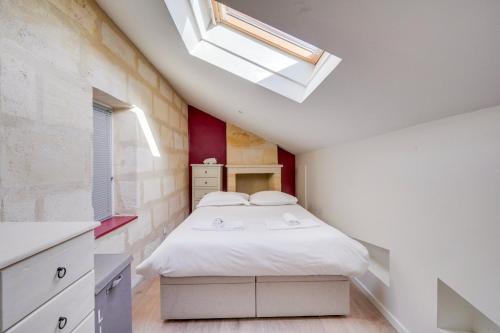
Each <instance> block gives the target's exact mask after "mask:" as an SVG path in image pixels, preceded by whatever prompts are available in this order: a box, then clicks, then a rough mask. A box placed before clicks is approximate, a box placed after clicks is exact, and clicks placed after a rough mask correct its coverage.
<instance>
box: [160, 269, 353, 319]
mask: <svg viewBox="0 0 500 333" xmlns="http://www.w3.org/2000/svg"><path fill="white" fill-rule="evenodd" d="M160 284H161V285H160V294H161V317H162V319H163V320H171V319H208V318H254V317H291V316H293V317H295V316H331V315H348V314H349V310H350V309H349V278H348V277H345V276H339V275H325V276H323V275H322V276H257V277H255V276H213V277H176V278H171V277H161V279H160Z"/></svg>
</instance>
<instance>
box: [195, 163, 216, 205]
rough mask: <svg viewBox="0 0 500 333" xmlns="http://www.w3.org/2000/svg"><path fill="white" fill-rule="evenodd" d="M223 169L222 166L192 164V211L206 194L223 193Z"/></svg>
mask: <svg viewBox="0 0 500 333" xmlns="http://www.w3.org/2000/svg"><path fill="white" fill-rule="evenodd" d="M222 167H223V165H222V164H191V171H192V179H191V184H192V195H191V208H192V210H194V209H195V208H196V205H198V202H200V200H201V198H203V196H204V195H205V194H207V193H210V192H215V191H222Z"/></svg>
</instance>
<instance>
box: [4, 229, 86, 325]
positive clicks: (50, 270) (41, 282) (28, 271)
mask: <svg viewBox="0 0 500 333" xmlns="http://www.w3.org/2000/svg"><path fill="white" fill-rule="evenodd" d="M93 245H94V235H93V232H87V233H85V234H83V235H80V236H78V237H75V238H73V239H70V240H68V241H66V242H64V243H62V244H59V245H57V246H55V247H52V248H50V249H48V250H46V251H43V252H41V253H39V254H36V255H34V256H32V257H30V258H28V259H26V260H23V261H21V262H18V263H16V264H14V265H12V266H9V267H7V268H5V269H3V270H2V271H0V288H1V289H0V290H1V291H2V292H1V293H0V315H1V316H2V320H1V322H2V325H1V326H2V328H1V329H2V331H3V330H6V329H7V328H9V327H10V326H12V325H14V324H15V323H16V322H18V321H19V320H21V319H22V318H24V317H25V316H26V315H28V314H29V313H31V312H32V311H33V310H35V309H36V308H38V307H39V306H40V305H42V304H43V303H45V302H46V301H48V300H49V299H50V298H52V297H53V296H55V295H56V294H58V293H59V292H61V291H62V290H63V289H65V288H66V287H68V286H69V285H70V284H72V283H73V282H75V281H76V280H77V279H79V278H80V277H82V276H83V275H85V274H86V273H88V272H89V271H90V270H92V268H93V267H94V255H93V247H94V246H93ZM59 267H60V268H61V269H59V276H60V277H58V268H59Z"/></svg>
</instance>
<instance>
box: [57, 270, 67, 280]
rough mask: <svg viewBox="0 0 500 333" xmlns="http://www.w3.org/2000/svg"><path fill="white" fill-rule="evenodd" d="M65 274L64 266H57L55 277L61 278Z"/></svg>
mask: <svg viewBox="0 0 500 333" xmlns="http://www.w3.org/2000/svg"><path fill="white" fill-rule="evenodd" d="M65 276H66V267H57V277H58V278H60V279H62V278H63V277H65Z"/></svg>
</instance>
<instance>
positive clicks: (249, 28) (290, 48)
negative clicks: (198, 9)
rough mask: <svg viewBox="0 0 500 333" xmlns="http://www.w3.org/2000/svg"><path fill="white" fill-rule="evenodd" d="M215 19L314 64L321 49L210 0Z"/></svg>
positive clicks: (321, 52) (320, 54) (320, 53)
mask: <svg viewBox="0 0 500 333" xmlns="http://www.w3.org/2000/svg"><path fill="white" fill-rule="evenodd" d="M212 8H213V12H214V16H215V20H216V21H217V22H218V23H223V24H225V25H227V26H230V27H232V28H234V29H237V30H239V31H241V32H244V33H246V34H248V35H250V36H252V37H255V38H257V39H259V40H261V41H263V42H265V43H267V44H269V45H271V46H274V47H277V48H279V49H280V50H282V51H285V52H287V53H289V54H291V55H293V56H295V57H298V58H300V59H302V60H305V61H307V62H309V63H311V64H313V65H315V64H316V63H317V62H318V60H319V58H321V56H322V55H323V52H324V51H323V50H321V49H319V48H317V47H316V46H314V45H311V44H309V43H306V42H304V41H302V40H300V39H298V38H296V37H293V36H291V35H289V34H287V33H285V32H283V31H281V30H278V29H276V28H273V27H271V26H269V25H267V24H265V23H262V22H260V21H258V20H256V19H254V18H252V17H250V16H248V15H245V14H243V13H241V12H239V11H237V10H235V9H232V8H231V7H228V6H226V5H224V4H222V3H220V2H218V1H215V0H212Z"/></svg>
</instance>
